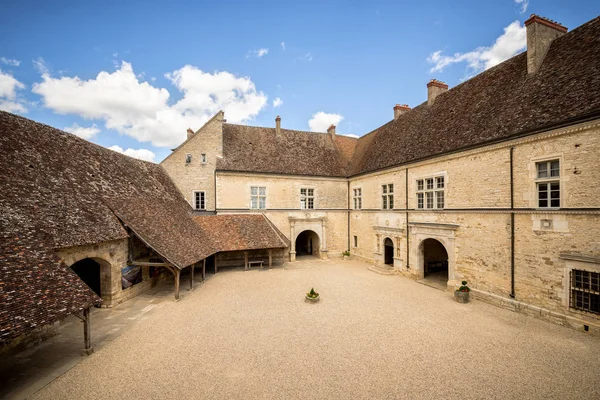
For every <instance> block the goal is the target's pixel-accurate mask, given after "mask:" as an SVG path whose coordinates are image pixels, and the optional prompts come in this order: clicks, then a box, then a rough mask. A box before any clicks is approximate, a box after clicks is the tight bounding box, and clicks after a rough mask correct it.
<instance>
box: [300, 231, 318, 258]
mask: <svg viewBox="0 0 600 400" xmlns="http://www.w3.org/2000/svg"><path fill="white" fill-rule="evenodd" d="M320 248H321V244H320V242H319V235H317V234H316V233H315V232H314V231H311V230H306V231H302V232H300V234H299V235H298V236H297V237H296V256H297V257H300V256H317V257H318V256H319V253H320Z"/></svg>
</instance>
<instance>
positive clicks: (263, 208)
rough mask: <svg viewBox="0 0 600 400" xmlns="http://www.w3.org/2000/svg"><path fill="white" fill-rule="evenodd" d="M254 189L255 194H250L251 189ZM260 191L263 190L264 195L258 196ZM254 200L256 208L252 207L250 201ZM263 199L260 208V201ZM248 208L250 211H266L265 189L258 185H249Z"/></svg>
mask: <svg viewBox="0 0 600 400" xmlns="http://www.w3.org/2000/svg"><path fill="white" fill-rule="evenodd" d="M253 188H256V192H257V194H252V189H253ZM260 189H264V190H265V191H264V193H265V194H260ZM253 198H256V207H252V199H253ZM261 198H262V199H264V207H261V206H260V200H261ZM249 208H250V209H251V210H266V209H267V187H266V186H260V185H250V204H249Z"/></svg>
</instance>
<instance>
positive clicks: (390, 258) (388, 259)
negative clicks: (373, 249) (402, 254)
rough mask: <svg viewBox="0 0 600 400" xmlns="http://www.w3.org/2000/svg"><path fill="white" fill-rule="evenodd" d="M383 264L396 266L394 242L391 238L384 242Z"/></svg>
mask: <svg viewBox="0 0 600 400" xmlns="http://www.w3.org/2000/svg"><path fill="white" fill-rule="evenodd" d="M383 249H384V251H383V262H384V264H386V265H392V266H393V265H394V242H393V241H392V239H390V238H389V237H386V238H385V239H384V241H383Z"/></svg>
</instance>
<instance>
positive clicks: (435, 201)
mask: <svg viewBox="0 0 600 400" xmlns="http://www.w3.org/2000/svg"><path fill="white" fill-rule="evenodd" d="M445 188H446V187H445V179H444V177H443V176H436V177H433V178H425V179H417V208H418V209H441V208H444V190H445Z"/></svg>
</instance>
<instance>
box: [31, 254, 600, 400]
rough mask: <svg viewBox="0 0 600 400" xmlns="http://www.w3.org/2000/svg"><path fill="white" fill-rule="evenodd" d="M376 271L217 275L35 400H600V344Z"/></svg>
mask: <svg viewBox="0 0 600 400" xmlns="http://www.w3.org/2000/svg"><path fill="white" fill-rule="evenodd" d="M366 268H367V265H366V264H363V263H359V262H355V261H339V260H335V261H319V260H305V261H300V262H297V263H295V264H288V266H286V268H285V269H283V268H276V269H272V270H270V271H269V270H263V271H248V272H244V271H223V272H219V273H218V274H217V275H216V276H214V277H211V278H210V279H208V280H207V281H206V282H205V283H204V284H202V285H198V286H197V289H196V290H195V291H194V292H184V293H183V296H182V300H181V301H179V302H178V303H174V302H165V303H162V304H161V306H160V308H158V309H155V310H153V312H152V313H151V314H150V315H148V317H147V318H145V319H143V320H140V321H139V322H137V323H136V324H135V325H134V326H132V327H131V328H130V329H128V330H127V331H126V332H125V333H124V334H123V335H122V336H120V337H119V338H117V339H115V340H114V341H112V342H111V343H109V344H107V345H106V346H105V347H104V348H102V349H101V350H100V351H98V352H96V353H94V354H93V355H92V356H90V357H89V358H87V359H86V360H84V361H82V362H80V363H79V364H78V365H77V366H75V367H74V368H72V369H71V370H69V371H68V372H67V373H65V374H64V375H62V376H61V377H59V378H58V379H56V380H55V381H54V382H52V383H51V384H50V385H48V386H46V387H45V388H43V389H42V390H41V391H39V392H37V393H36V395H35V396H34V398H36V399H65V398H66V399H175V398H177V399H210V398H214V399H223V398H246V399H300V398H302V399H307V398H311V399H362V398H365V399H366V398H370V399H383V398H386V399H395V398H399V399H403V398H407V399H408V398H411V399H414V398H444V399H448V398H460V399H482V398H511V399H533V398H536V399H550V398H561V399H575V398H586V399H598V398H600V373H599V371H600V340H598V338H594V337H590V336H587V335H586V334H584V333H581V332H576V331H573V330H570V329H567V328H563V327H560V326H556V325H553V324H550V323H546V322H544V321H540V320H536V319H534V318H532V317H527V316H524V315H520V314H516V313H513V312H510V311H507V310H503V309H499V308H496V307H493V306H491V305H487V304H485V303H482V302H478V301H475V302H472V303H470V304H466V305H464V304H458V303H455V302H454V301H453V300H452V298H451V294H450V293H446V292H442V291H439V290H436V289H432V288H430V287H427V286H424V285H421V284H418V283H415V282H413V281H411V280H409V279H407V278H403V277H400V276H383V275H377V274H375V273H373V272H370V271H367V269H366ZM313 286H314V287H315V290H317V291H318V292H320V293H321V297H322V299H321V301H320V303H317V304H307V303H305V302H304V299H303V297H304V293H305V292H306V291H307V290H309V289H310V288H311V287H313Z"/></svg>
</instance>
